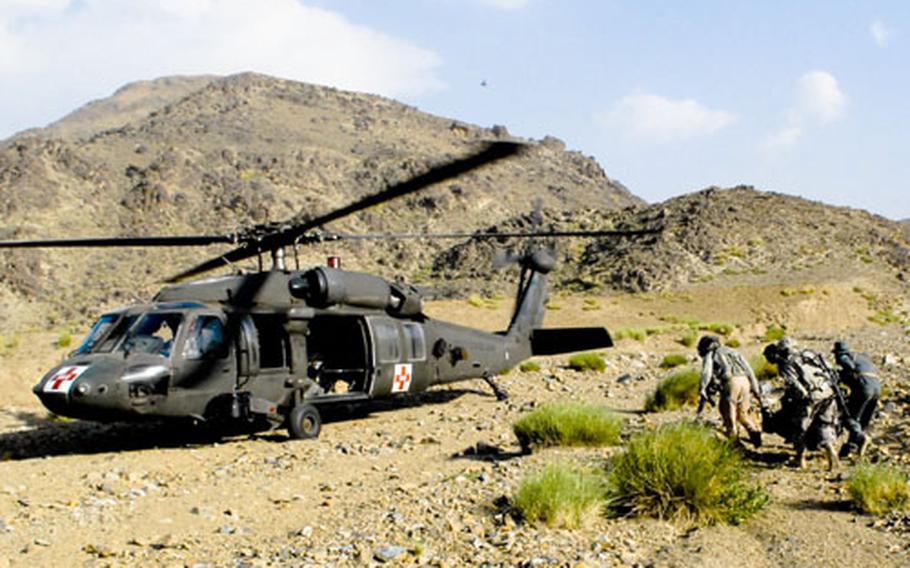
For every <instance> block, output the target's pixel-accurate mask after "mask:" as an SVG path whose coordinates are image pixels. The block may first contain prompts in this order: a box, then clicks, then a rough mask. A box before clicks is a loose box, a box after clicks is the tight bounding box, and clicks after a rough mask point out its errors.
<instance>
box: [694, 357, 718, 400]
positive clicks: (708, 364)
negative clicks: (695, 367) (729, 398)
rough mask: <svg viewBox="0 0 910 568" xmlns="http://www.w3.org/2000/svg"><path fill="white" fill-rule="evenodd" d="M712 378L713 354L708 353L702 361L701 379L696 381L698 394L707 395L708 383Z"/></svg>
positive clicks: (705, 396)
mask: <svg viewBox="0 0 910 568" xmlns="http://www.w3.org/2000/svg"><path fill="white" fill-rule="evenodd" d="M712 378H714V354H713V353H708V354H707V355H705V358H704V360H703V361H702V366H701V380H700V381H699V383H698V394H699V396H701V397H703V398H707V397H708V385H709V384H711V379H712Z"/></svg>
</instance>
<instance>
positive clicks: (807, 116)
mask: <svg viewBox="0 0 910 568" xmlns="http://www.w3.org/2000/svg"><path fill="white" fill-rule="evenodd" d="M847 103H848V99H847V95H845V94H844V92H843V91H842V90H841V88H840V85H839V84H838V82H837V78H836V77H834V75H832V74H831V73H829V72H827V71H821V70H815V71H809V72H808V73H804V74H803V75H802V76H801V77H800V78H799V79H798V80H797V82H796V100H795V102H794V104H793V106H792V107H791V108H790V110H789V111H788V113H787V124H786V125H784V126H783V127H781V128H780V129H779V130H777V131H775V132H773V133H771V134H768V135H767V136H765V137H764V138H762V140H761V141H760V142H759V147H760V148H761V149H762V150H764V151H767V152H781V151H787V150H790V149H792V148H794V147H796V146H797V145H798V144H799V142H800V140H801V139H802V138H803V136H804V135H805V134H806V132H807V131H809V130H810V129H811V128H814V127H817V126H822V125H826V124H830V123H832V122H836V121H838V120H840V119H841V118H843V116H844V115H845V114H846V111H847Z"/></svg>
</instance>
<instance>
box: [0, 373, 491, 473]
mask: <svg viewBox="0 0 910 568" xmlns="http://www.w3.org/2000/svg"><path fill="white" fill-rule="evenodd" d="M466 394H476V395H479V396H483V397H489V398H492V395H490V394H489V393H484V392H480V391H477V390H473V389H447V390H437V391H429V392H424V393H420V394H416V395H410V396H401V397H395V398H390V399H382V400H376V401H368V402H364V403H360V404H346V405H335V406H333V407H327V408H323V409H322V419H323V423H324V424H332V423H343V422H345V421H347V420H352V419H358V418H360V419H362V418H369V416H370V415H371V414H380V413H384V412H389V411H393V410H400V409H403V408H411V407H416V406H423V405H433V404H444V403H447V402H450V401H453V400H455V399H457V398H460V397H462V396H464V395H466ZM11 416H13V417H14V418H15V419H16V420H18V421H19V422H21V423H22V424H23V425H24V426H25V427H26V428H25V429H22V430H18V431H15V432H5V433H2V434H0V460H27V459H35V458H43V457H49V456H60V455H70V454H99V453H106V452H124V451H137V450H148V449H153V448H180V447H194V446H200V445H208V444H212V443H215V442H219V443H231V442H232V441H238V440H243V439H249V438H250V437H253V438H255V439H258V440H263V441H271V442H285V441H288V440H290V438H289V437H288V436H287V433H286V432H285V431H284V430H279V431H275V430H271V431H270V430H269V429H268V428H266V427H264V426H263V425H261V424H251V425H242V426H241V427H231V428H227V429H225V428H220V429H215V428H213V427H211V426H209V425H206V424H199V423H195V422H193V421H191V420H172V421H167V422H152V421H149V422H110V423H100V422H88V421H83V420H70V419H59V418H52V417H49V415H44V414H39V413H33V412H16V413H15V414H12V415H11ZM338 427H344V426H343V425H342V424H339V425H338ZM238 436H240V438H238ZM231 437H234V438H233V439H232V438H231Z"/></svg>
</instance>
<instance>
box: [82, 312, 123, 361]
mask: <svg viewBox="0 0 910 568" xmlns="http://www.w3.org/2000/svg"><path fill="white" fill-rule="evenodd" d="M116 320H117V314H105V315H103V316H101V318H99V319H98V321H96V322H95V325H93V326H92V329H90V330H89V332H88V335H86V336H85V339H83V340H82V343H81V344H80V345H79V347H78V348H76V353H77V354H82V353H91V352H92V350H93V349H94V348H95V345H97V344H98V341H99V340H100V339H101V338H102V337H104V334H105V333H107V331H108V330H109V329H110V327H111V325H113V324H114V322H115V321H116Z"/></svg>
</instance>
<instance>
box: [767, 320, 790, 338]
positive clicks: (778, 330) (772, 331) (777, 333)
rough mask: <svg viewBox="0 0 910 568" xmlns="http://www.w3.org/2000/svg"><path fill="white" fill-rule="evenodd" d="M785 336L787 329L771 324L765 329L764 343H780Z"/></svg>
mask: <svg viewBox="0 0 910 568" xmlns="http://www.w3.org/2000/svg"><path fill="white" fill-rule="evenodd" d="M786 336H787V329H786V328H784V327H783V326H781V325H778V324H776V323H772V324H771V325H769V326H768V327H766V328H765V335H764V336H763V337H762V339H763V340H764V341H780V340H781V339H783V338H784V337H786Z"/></svg>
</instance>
